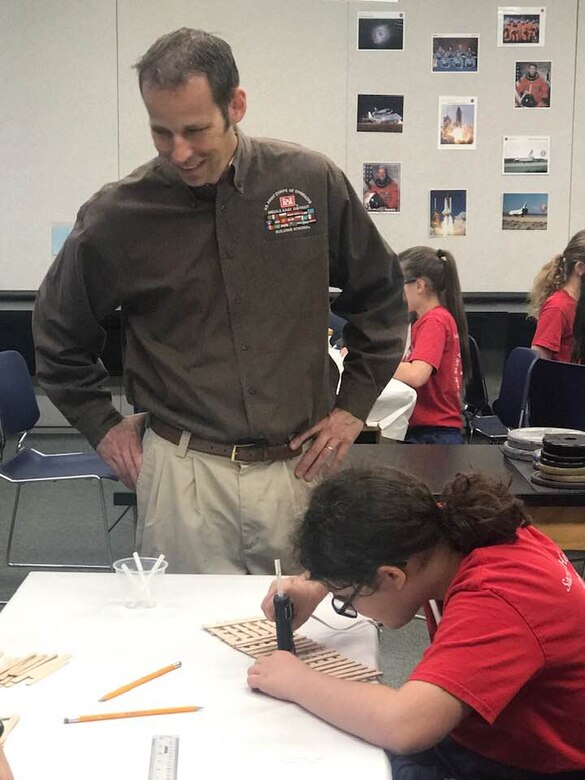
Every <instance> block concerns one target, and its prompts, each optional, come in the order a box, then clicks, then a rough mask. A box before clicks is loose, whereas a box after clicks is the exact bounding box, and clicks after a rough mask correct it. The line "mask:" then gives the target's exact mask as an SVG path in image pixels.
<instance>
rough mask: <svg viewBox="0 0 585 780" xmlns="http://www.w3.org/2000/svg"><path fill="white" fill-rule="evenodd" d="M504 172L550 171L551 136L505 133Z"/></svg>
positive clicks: (503, 149) (528, 172) (531, 173)
mask: <svg viewBox="0 0 585 780" xmlns="http://www.w3.org/2000/svg"><path fill="white" fill-rule="evenodd" d="M502 173H504V174H515V173H516V174H530V175H533V174H547V173H550V136H549V135H505V136H504V139H503V146H502Z"/></svg>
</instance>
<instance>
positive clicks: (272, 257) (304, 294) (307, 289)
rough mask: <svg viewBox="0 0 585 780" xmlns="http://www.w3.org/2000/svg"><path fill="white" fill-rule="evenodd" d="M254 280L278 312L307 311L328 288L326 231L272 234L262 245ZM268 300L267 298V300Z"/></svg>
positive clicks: (318, 304) (319, 303)
mask: <svg viewBox="0 0 585 780" xmlns="http://www.w3.org/2000/svg"><path fill="white" fill-rule="evenodd" d="M257 273H258V277H257V279H256V280H255V282H256V283H257V284H259V285H261V286H263V287H265V289H266V290H267V294H268V295H269V296H271V298H272V301H271V302H270V308H273V307H274V304H275V301H276V302H277V305H278V306H279V307H280V310H281V312H283V313H286V312H295V313H298V312H299V311H311V310H314V309H315V308H317V307H320V306H322V305H323V300H324V295H325V296H327V295H328V291H329V245H328V241H327V236H326V235H304V236H298V235H295V234H287V235H281V236H274V237H272V236H271V238H270V240H267V241H265V242H264V243H263V245H262V256H261V258H260V264H259V266H258V269H257ZM267 303H268V302H267Z"/></svg>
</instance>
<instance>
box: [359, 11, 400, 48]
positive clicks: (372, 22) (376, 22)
mask: <svg viewBox="0 0 585 780" xmlns="http://www.w3.org/2000/svg"><path fill="white" fill-rule="evenodd" d="M358 49H360V50H366V51H376V50H383V51H384V50H388V49H395V50H397V49H404V14H403V13H401V12H397V11H387V12H381V13H376V14H374V13H360V14H358Z"/></svg>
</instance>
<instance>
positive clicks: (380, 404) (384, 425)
mask: <svg viewBox="0 0 585 780" xmlns="http://www.w3.org/2000/svg"><path fill="white" fill-rule="evenodd" d="M329 355H330V356H331V358H332V359H333V360H334V361H335V364H336V365H337V368H338V369H339V373H340V374H341V372H342V371H343V357H342V356H341V352H340V351H339V350H338V349H335V347H331V346H330V347H329ZM415 404H416V390H415V389H414V388H413V387H410V386H409V385H407V384H405V383H404V382H401V381H400V380H399V379H391V380H390V381H389V382H388V384H387V385H386V387H385V388H384V389H383V390H382V392H381V393H380V395H379V396H378V398H377V399H376V402H375V403H374V405H373V407H372V409H371V411H370V414H369V415H368V419H367V420H366V424H367V425H371V426H377V427H378V428H380V431H381V434H382V436H384V437H385V438H387V439H396V440H397V441H403V440H404V437H405V436H406V431H407V428H408V421H409V420H410V415H411V414H412V410H413V409H414V405H415Z"/></svg>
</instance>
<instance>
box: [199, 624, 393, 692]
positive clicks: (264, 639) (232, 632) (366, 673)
mask: <svg viewBox="0 0 585 780" xmlns="http://www.w3.org/2000/svg"><path fill="white" fill-rule="evenodd" d="M203 628H204V629H205V630H206V631H208V632H209V633H210V634H213V636H216V637H217V638H218V639H221V640H222V642H225V643H226V644H228V645H229V646H230V647H233V648H235V649H236V650H239V651H240V652H241V653H245V654H246V655H249V656H251V657H252V658H259V657H260V656H262V655H270V653H273V652H274V651H275V650H277V649H278V648H277V644H276V628H275V625H274V623H272V622H271V621H269V620H266V619H265V618H249V619H247V620H237V621H230V622H227V623H217V624H215V625H209V626H203ZM294 640H295V648H296V655H297V657H298V658H300V659H301V661H304V662H305V663H306V664H307V666H309V667H310V668H311V669H315V670H316V671H318V672H323V674H330V675H331V676H332V677H340V678H343V679H344V680H355V681H356V682H371V681H373V680H378V679H379V678H380V677H381V676H382V672H381V671H379V670H378V669H371V668H370V667H369V666H366V665H365V664H361V663H359V662H358V661H352V660H351V659H349V658H346V657H345V656H344V655H342V654H341V653H340V652H338V651H337V650H332V649H330V648H327V647H325V645H322V644H319V643H318V642H315V641H314V640H313V639H308V638H307V637H306V636H300V635H298V634H295V635H294Z"/></svg>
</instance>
